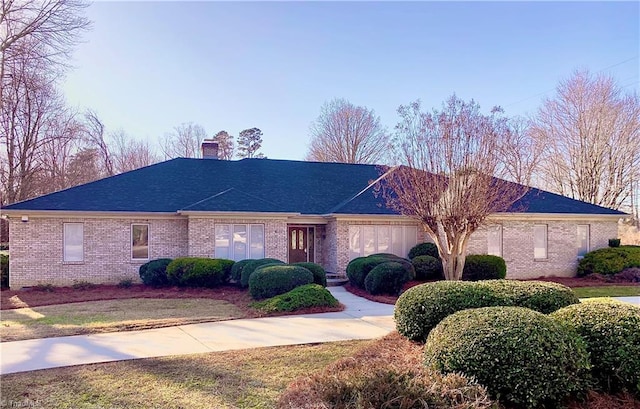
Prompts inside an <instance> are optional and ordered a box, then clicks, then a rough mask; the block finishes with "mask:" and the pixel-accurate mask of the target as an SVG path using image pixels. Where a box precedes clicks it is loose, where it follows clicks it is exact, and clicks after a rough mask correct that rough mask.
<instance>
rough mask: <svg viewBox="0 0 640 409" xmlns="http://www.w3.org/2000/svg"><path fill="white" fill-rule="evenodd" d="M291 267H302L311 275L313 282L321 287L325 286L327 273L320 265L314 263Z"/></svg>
mask: <svg viewBox="0 0 640 409" xmlns="http://www.w3.org/2000/svg"><path fill="white" fill-rule="evenodd" d="M291 265H292V266H299V267H304V268H306V269H307V270H309V271H311V273H312V274H313V282H314V283H316V284H319V285H321V286H323V287H326V286H327V272H326V271H324V268H323V267H322V266H321V265H320V264H316V263H293V264H291Z"/></svg>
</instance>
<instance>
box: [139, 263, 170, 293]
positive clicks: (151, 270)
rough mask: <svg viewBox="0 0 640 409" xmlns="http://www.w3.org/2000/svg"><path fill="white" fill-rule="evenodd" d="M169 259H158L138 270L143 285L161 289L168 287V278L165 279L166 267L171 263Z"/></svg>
mask: <svg viewBox="0 0 640 409" xmlns="http://www.w3.org/2000/svg"><path fill="white" fill-rule="evenodd" d="M171 261H173V260H171V259H170V258H159V259H156V260H151V261H149V262H147V263H144V264H143V265H141V266H140V268H139V269H138V273H139V274H140V279H141V280H142V283H143V284H145V285H150V286H153V287H162V286H166V285H169V284H170V283H169V277H167V266H168V265H169V263H171Z"/></svg>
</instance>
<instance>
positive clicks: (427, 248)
mask: <svg viewBox="0 0 640 409" xmlns="http://www.w3.org/2000/svg"><path fill="white" fill-rule="evenodd" d="M419 256H431V257H435V258H437V259H438V260H440V254H438V246H436V245H435V244H434V243H420V244H416V245H415V246H413V247H412V248H411V250H409V259H411V260H413V259H414V258H416V257H419Z"/></svg>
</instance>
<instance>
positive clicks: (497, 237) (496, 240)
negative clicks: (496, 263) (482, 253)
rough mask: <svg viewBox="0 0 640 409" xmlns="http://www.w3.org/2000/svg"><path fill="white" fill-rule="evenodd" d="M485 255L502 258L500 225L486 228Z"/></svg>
mask: <svg viewBox="0 0 640 409" xmlns="http://www.w3.org/2000/svg"><path fill="white" fill-rule="evenodd" d="M487 254H490V255H492V256H498V257H502V225H501V224H493V225H490V226H488V227H487Z"/></svg>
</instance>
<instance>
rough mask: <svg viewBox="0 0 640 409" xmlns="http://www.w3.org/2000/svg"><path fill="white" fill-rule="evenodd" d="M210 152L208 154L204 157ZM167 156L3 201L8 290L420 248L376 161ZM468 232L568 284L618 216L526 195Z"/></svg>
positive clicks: (516, 269) (209, 152)
mask: <svg viewBox="0 0 640 409" xmlns="http://www.w3.org/2000/svg"><path fill="white" fill-rule="evenodd" d="M204 148H206V149H204ZM203 152H204V155H203V156H204V158H203V159H184V158H179V159H172V160H169V161H165V162H161V163H158V164H155V165H151V166H147V167H144V168H141V169H137V170H134V171H131V172H126V173H123V174H120V175H116V176H112V177H108V178H105V179H101V180H97V181H95V182H91V183H87V184H84V185H81V186H76V187H73V188H70V189H66V190H63V191H59V192H55V193H51V194H48V195H44V196H41V197H37V198H34V199H31V200H26V201H23V202H20V203H15V204H12V205H9V206H7V207H5V208H4V209H2V210H1V213H2V216H3V217H5V218H8V220H9V222H10V223H9V226H10V271H11V278H10V286H11V288H20V287H25V286H33V285H37V284H40V283H41V284H54V285H69V284H72V283H73V282H74V281H79V280H83V281H90V282H96V283H107V282H112V283H113V282H118V281H120V280H122V279H124V278H134V279H137V278H138V268H139V267H140V265H141V264H143V263H145V262H147V261H149V260H152V259H156V258H161V257H169V258H175V257H181V256H197V257H215V258H228V259H233V260H241V259H245V258H261V257H273V258H277V259H280V260H283V261H286V262H290V263H292V262H299V261H311V262H315V263H319V264H321V265H322V266H324V268H325V269H326V270H327V271H330V272H337V273H340V272H344V271H345V268H346V266H347V264H348V263H349V261H350V260H351V259H353V258H355V257H358V256H364V255H368V254H372V253H378V252H384V253H394V254H397V255H400V256H404V257H406V256H407V253H408V252H409V249H411V247H412V246H414V245H415V244H416V243H419V242H423V241H426V240H428V239H427V237H426V235H425V233H424V231H423V230H422V228H421V227H420V225H419V224H417V223H416V222H415V221H414V220H412V219H410V218H407V217H404V216H401V215H398V214H396V213H395V212H393V211H392V210H390V209H388V208H387V207H385V201H384V199H383V198H382V197H380V196H379V195H378V196H376V195H374V193H373V182H374V181H375V180H376V179H378V178H379V177H380V171H379V168H378V167H376V166H373V165H359V164H343V163H317V162H301V161H290V160H271V159H243V160H239V161H226V160H216V157H217V155H216V152H217V147H216V146H209V145H206V146H204V147H203ZM514 209H525V210H518V211H517V212H507V213H501V214H494V215H492V216H491V218H490V223H489V224H488V225H487V226H486V227H485V228H483V229H481V230H479V231H477V232H476V233H474V234H473V236H472V239H471V240H470V245H469V253H476V254H478V253H489V254H496V255H500V256H502V257H503V258H504V259H505V260H506V262H507V266H508V277H509V278H535V277H539V276H541V275H556V276H573V275H574V274H575V271H576V264H577V260H578V257H579V256H580V255H581V254H583V253H585V252H587V251H589V250H591V249H595V248H600V247H605V246H607V241H608V239H610V238H615V237H616V236H617V221H618V219H619V218H620V217H622V216H624V213H621V212H618V211H615V210H611V209H606V208H603V207H599V206H595V205H591V204H589V203H585V202H581V201H577V200H573V199H570V198H567V197H563V196H560V195H556V194H553V193H549V192H545V191H541V190H537V189H532V190H530V191H529V193H527V195H525V197H523V198H522V199H521V201H520V203H518V204H517V206H514Z"/></svg>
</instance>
